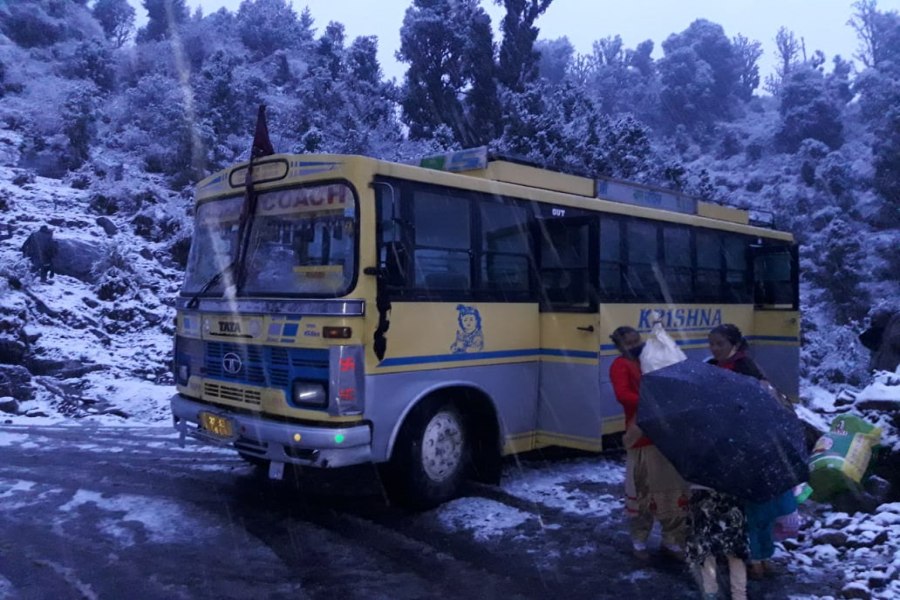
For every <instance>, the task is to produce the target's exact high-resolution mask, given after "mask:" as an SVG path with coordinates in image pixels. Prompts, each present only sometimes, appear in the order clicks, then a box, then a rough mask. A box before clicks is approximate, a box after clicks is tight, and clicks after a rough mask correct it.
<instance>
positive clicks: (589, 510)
mask: <svg viewBox="0 0 900 600" xmlns="http://www.w3.org/2000/svg"><path fill="white" fill-rule="evenodd" d="M621 463H622V461H621V458H620V457H606V458H603V457H581V458H574V459H573V458H567V459H556V460H549V461H530V462H522V463H511V464H510V465H508V466H507V469H506V475H505V476H504V480H503V483H502V485H501V486H500V487H491V486H480V485H473V486H472V487H470V488H469V489H468V490H467V493H466V495H465V497H463V498H460V499H458V500H456V501H454V502H451V503H449V504H447V505H445V506H442V507H440V508H438V509H436V510H434V511H430V512H427V513H423V514H418V515H409V514H405V513H403V512H401V511H399V510H397V509H394V508H391V507H389V506H386V504H385V503H384V500H383V498H382V495H381V492H380V487H379V484H378V480H377V478H376V477H375V475H374V472H373V470H372V469H371V468H361V469H357V470H352V471H345V472H338V473H334V472H331V473H325V474H319V473H313V474H303V475H301V476H294V477H292V478H291V480H290V481H287V482H282V483H271V482H268V481H266V480H265V479H263V478H260V477H259V476H258V475H256V472H255V471H254V470H253V468H251V467H250V466H248V465H246V464H244V463H243V462H242V461H241V460H240V459H239V458H237V456H236V455H235V454H233V453H232V452H229V451H224V450H222V451H220V450H217V449H214V448H209V447H204V446H199V445H195V444H189V446H188V447H187V448H184V449H182V448H180V447H179V446H178V444H177V438H176V437H175V435H174V434H173V432H172V430H171V429H169V428H167V427H102V426H96V427H95V426H84V425H71V426H19V425H4V426H0V511H2V517H0V598H17V599H39V598H40V599H43V598H54V599H67V598H73V599H74V598H77V599H94V598H126V597H127V598H141V599H145V598H146V599H156V598H160V599H163V598H165V599H172V598H250V597H256V598H260V597H265V598H293V599H299V598H328V599H333V598H341V599H360V600H362V599H366V600H370V599H377V598H384V599H391V600H394V599H422V598H567V599H579V598H585V599H587V598H623V599H624V598H687V597H695V595H696V594H695V591H694V587H693V583H692V580H691V578H690V576H689V574H688V573H687V572H686V570H685V569H684V568H682V567H681V566H679V565H675V564H671V563H666V562H655V563H653V564H651V565H649V566H641V565H638V564H637V563H635V562H634V560H633V559H632V558H631V557H630V555H629V554H628V553H627V552H626V549H627V537H626V534H625V529H624V523H623V521H622V515H621V504H620V502H619V490H620V489H621V480H622V464H621ZM816 579H817V580H806V581H804V580H802V578H800V577H795V576H793V575H784V576H782V577H781V578H779V579H778V580H775V581H771V582H765V583H754V587H753V589H752V590H751V592H752V595H751V598H799V597H812V595H816V596H818V595H831V594H834V595H837V594H836V592H837V591H838V590H840V587H839V584H838V583H837V582H836V581H833V582H827V581H822V580H821V579H818V578H816ZM788 590H790V591H788Z"/></svg>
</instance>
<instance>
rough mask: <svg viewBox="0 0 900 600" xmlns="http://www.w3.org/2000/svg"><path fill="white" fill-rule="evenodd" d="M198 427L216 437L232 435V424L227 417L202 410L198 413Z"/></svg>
mask: <svg viewBox="0 0 900 600" xmlns="http://www.w3.org/2000/svg"><path fill="white" fill-rule="evenodd" d="M200 427H202V428H203V430H204V431H206V432H208V433H211V434H213V435H214V436H216V437H220V438H230V437H234V425H233V423H232V421H231V419H229V418H228V417H221V416H219V415H214V414H212V413H208V412H202V413H200Z"/></svg>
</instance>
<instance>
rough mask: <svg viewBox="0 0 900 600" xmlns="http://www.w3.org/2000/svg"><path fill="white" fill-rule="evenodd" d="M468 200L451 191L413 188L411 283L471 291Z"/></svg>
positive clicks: (431, 288)
mask: <svg viewBox="0 0 900 600" xmlns="http://www.w3.org/2000/svg"><path fill="white" fill-rule="evenodd" d="M470 207H471V202H470V201H469V199H468V198H466V197H465V196H459V195H456V194H454V193H453V191H452V190H446V191H441V192H432V191H427V190H415V192H414V195H413V211H414V212H413V215H414V217H413V219H414V229H413V232H414V233H413V235H414V239H415V248H414V249H413V255H412V260H413V269H414V271H415V275H414V277H413V280H414V281H413V286H414V287H415V288H416V289H418V290H422V291H426V292H429V293H430V292H440V291H442V290H446V291H457V292H464V293H471V289H472V252H471V250H470V249H471V248H472V235H471V217H470V215H469V209H470Z"/></svg>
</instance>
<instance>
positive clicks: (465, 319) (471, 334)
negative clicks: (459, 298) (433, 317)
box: [450, 304, 484, 354]
mask: <svg viewBox="0 0 900 600" xmlns="http://www.w3.org/2000/svg"><path fill="white" fill-rule="evenodd" d="M456 310H457V311H459V316H458V317H457V321H458V323H459V329H458V330H457V332H456V340H455V341H454V342H453V345H451V346H450V352H452V353H453V354H462V353H463V352H481V351H482V350H483V349H484V334H483V333H482V331H481V313H479V312H478V309H477V308H475V307H474V306H466V305H465V304H458V305H457V306H456Z"/></svg>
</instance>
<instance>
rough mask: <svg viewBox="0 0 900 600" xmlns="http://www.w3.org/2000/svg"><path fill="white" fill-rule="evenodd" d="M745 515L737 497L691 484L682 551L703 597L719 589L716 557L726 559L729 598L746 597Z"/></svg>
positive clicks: (710, 596) (707, 596)
mask: <svg viewBox="0 0 900 600" xmlns="http://www.w3.org/2000/svg"><path fill="white" fill-rule="evenodd" d="M748 550H749V549H748V546H747V519H746V517H745V516H744V511H743V507H742V505H741V501H740V500H738V499H737V498H735V497H734V496H731V495H729V494H723V493H721V492H717V491H715V490H712V489H709V488H707V487H703V486H698V485H692V486H691V502H690V509H689V511H688V536H687V542H686V543H685V554H686V556H687V560H688V563H689V564H690V565H691V566H692V567H693V568H694V570H695V571H699V572H700V581H701V586H702V589H703V598H709V599H714V598H716V597H717V596H718V593H719V583H718V581H717V579H716V559H717V558H718V557H720V556H722V557H725V558H727V559H728V572H729V580H730V583H731V598H732V600H747V567H746V565H745V564H744V561H745V560H746V559H747V556H748V555H749V552H748Z"/></svg>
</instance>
